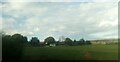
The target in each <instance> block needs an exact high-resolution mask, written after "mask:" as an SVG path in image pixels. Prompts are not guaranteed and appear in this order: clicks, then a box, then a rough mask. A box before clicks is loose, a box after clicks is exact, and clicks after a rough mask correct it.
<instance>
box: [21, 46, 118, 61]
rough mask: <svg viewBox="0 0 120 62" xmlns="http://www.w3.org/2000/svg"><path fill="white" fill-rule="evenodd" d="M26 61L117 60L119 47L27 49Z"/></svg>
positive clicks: (25, 53) (24, 56)
mask: <svg viewBox="0 0 120 62" xmlns="http://www.w3.org/2000/svg"><path fill="white" fill-rule="evenodd" d="M23 52H24V54H23V59H24V60H117V59H118V46H117V45H82V46H56V47H26V48H25V50H24V51H23Z"/></svg>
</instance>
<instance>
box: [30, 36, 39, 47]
mask: <svg viewBox="0 0 120 62" xmlns="http://www.w3.org/2000/svg"><path fill="white" fill-rule="evenodd" d="M39 42H40V41H39V39H38V38H37V37H32V39H31V40H30V44H31V45H32V46H39Z"/></svg>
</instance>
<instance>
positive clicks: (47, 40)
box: [44, 37, 55, 45]
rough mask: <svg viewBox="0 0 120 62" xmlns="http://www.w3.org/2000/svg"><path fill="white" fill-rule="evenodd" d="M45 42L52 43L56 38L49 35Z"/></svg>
mask: <svg viewBox="0 0 120 62" xmlns="http://www.w3.org/2000/svg"><path fill="white" fill-rule="evenodd" d="M44 43H45V44H47V45H49V44H52V43H55V39H54V38H53V37H47V38H46V39H45V40H44Z"/></svg>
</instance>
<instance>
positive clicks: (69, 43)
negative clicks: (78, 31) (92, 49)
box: [65, 38, 73, 46]
mask: <svg viewBox="0 0 120 62" xmlns="http://www.w3.org/2000/svg"><path fill="white" fill-rule="evenodd" d="M65 44H66V45H70V46H71V45H73V41H72V40H71V39H70V38H66V39H65Z"/></svg>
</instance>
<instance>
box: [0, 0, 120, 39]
mask: <svg viewBox="0 0 120 62" xmlns="http://www.w3.org/2000/svg"><path fill="white" fill-rule="evenodd" d="M4 1H7V2H3V3H0V9H1V8H2V10H0V19H1V20H0V27H2V28H0V29H2V30H3V31H5V33H7V34H10V35H13V34H15V33H20V34H22V35H25V36H27V37H28V38H29V39H31V37H34V36H36V37H38V38H39V39H41V40H40V41H43V40H44V39H45V38H46V37H48V36H53V37H54V38H55V39H56V40H58V39H59V37H60V36H65V37H70V38H71V39H77V40H79V39H80V38H85V39H104V38H117V37H118V2H117V1H118V0H114V1H113V0H111V1H110V2H106V1H107V0H102V1H103V2H102V1H101V2H96V0H91V1H87V0H86V2H79V3H76V2H73V1H72V0H69V1H71V2H62V3H60V2H57V3H55V0H51V1H53V2H51V3H50V2H48V0H46V1H47V2H45V1H43V0H41V1H42V2H43V3H40V2H11V1H14V0H11V1H10V0H4ZM8 1H9V2H8ZM18 1H19V0H18ZM31 1H32V0H31ZM59 1H60V0H59ZM74 1H77V0H74ZM99 1H100V0H99ZM104 1H105V2H104ZM112 1H113V2H112Z"/></svg>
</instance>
